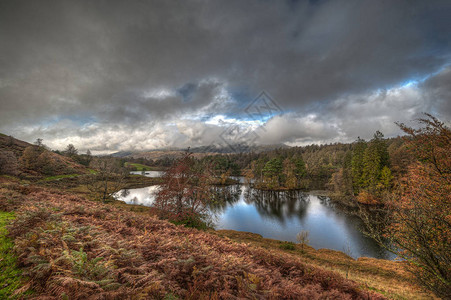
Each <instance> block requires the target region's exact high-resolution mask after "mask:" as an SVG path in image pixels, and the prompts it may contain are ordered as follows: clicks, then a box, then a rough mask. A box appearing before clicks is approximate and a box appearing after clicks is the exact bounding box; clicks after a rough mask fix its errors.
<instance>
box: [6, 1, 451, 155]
mask: <svg viewBox="0 0 451 300" xmlns="http://www.w3.org/2000/svg"><path fill="white" fill-rule="evenodd" d="M449 15H451V3H450V2H449V1H349V0H347V1H318V2H314V1H313V2H312V1H286V2H284V1H279V2H267V1H256V0H255V1H202V0H193V1H177V2H175V1H174V2H173V1H17V0H14V1H6V0H1V1H0V101H1V110H0V130H2V131H5V132H6V133H8V134H13V135H17V136H18V137H22V138H27V139H30V138H32V136H33V135H34V136H35V135H43V136H45V137H46V138H47V140H50V142H51V144H52V139H53V144H52V145H55V146H58V145H60V144H63V143H66V142H67V139H68V138H71V139H78V140H79V143H80V147H81V146H82V144H84V145H83V147H88V146H86V145H85V144H89V145H90V146H89V147H96V148H98V149H99V150H101V148H102V147H103V146H102V145H106V144H107V142H106V141H111V140H112V139H113V138H112V135H113V133H114V132H119V133H121V134H123V135H125V136H129V138H127V140H126V141H125V142H124V137H122V138H120V139H118V141H117V143H112V144H111V145H109V146H104V148H105V149H106V148H108V149H114V148H115V147H116V148H124V147H133V145H137V144H139V145H141V146H139V147H142V148H145V147H146V145H147V146H148V147H154V146H159V145H170V144H171V143H173V144H183V143H189V141H190V139H191V138H192V139H193V140H195V141H196V143H205V142H208V141H207V140H208V139H210V135H213V134H216V131H218V130H219V129H212V128H211V127H212V125H208V124H204V123H203V122H202V120H204V119H208V118H209V117H212V116H215V115H218V114H221V115H225V116H229V117H233V116H235V117H236V118H240V117H244V114H243V113H242V109H243V108H244V107H245V106H246V105H247V101H250V100H252V98H253V97H255V96H256V95H258V93H259V92H260V91H261V90H266V91H267V92H269V93H270V94H271V96H272V97H273V98H274V99H275V100H276V101H277V103H278V104H279V105H280V106H281V107H282V108H283V109H284V110H285V111H288V112H291V113H290V114H289V115H287V116H284V117H279V118H275V119H274V120H270V122H268V126H269V127H268V128H269V130H268V133H267V134H266V135H264V136H262V142H290V143H296V142H303V141H312V142H315V141H329V140H336V139H337V138H338V139H352V138H354V137H355V136H354V135H359V134H358V133H357V131H358V130H361V131H363V132H371V131H374V130H376V129H379V128H377V126H382V127H384V126H385V128H386V129H387V130H388V131H390V132H393V133H394V132H395V131H393V130H392V129H390V128H391V127H390V126H391V125H386V124H393V121H396V120H398V119H399V115H400V112H399V111H398V113H395V112H394V111H395V110H397V109H402V110H404V112H405V113H403V114H401V115H402V116H404V115H405V116H406V117H407V116H408V117H410V116H414V115H415V114H416V113H418V112H421V111H420V109H430V110H431V112H433V111H432V110H434V109H435V110H437V111H439V112H440V113H442V114H443V115H444V117H445V118H449V116H450V107H449V103H450V101H449V95H450V91H449V82H450V81H449V80H450V78H449V77H450V76H449V71H447V70H449V69H446V67H444V66H445V65H446V64H447V63H450V59H451V56H450V53H451V51H450V50H451V45H450V40H451V39H450V36H451V21H450V18H449ZM440 70H441V71H440ZM432 73H434V74H433V75H432V76H431V77H430V78H429V79H427V80H425V81H421V82H420V83H419V84H418V87H417V88H416V89H417V90H415V91H412V90H406V89H402V90H399V93H400V94H402V95H401V96H400V95H394V94H393V93H391V94H390V92H389V93H388V94H383V93H378V92H377V90H379V89H387V90H390V89H392V88H395V89H396V88H397V87H399V86H400V85H401V84H402V82H405V81H409V80H422V79H423V78H425V77H426V76H428V75H430V74H432ZM237 93H240V95H241V96H240V97H234V95H236V94H237ZM437 103H439V104H437ZM392 105H394V106H392ZM374 111H376V112H377V114H376V115H377V117H376V116H374V115H373V116H372V119H371V121H369V122H363V125H362V121H361V120H365V118H368V116H371V114H372V112H374ZM397 118H398V119H397ZM188 119H191V121H189V120H188ZM162 122H163V123H164V122H165V123H167V126H166V127H165V126H163V125H162ZM177 122H179V123H177ZM180 122H181V123H180ZM186 122H188V123H189V122H196V124H197V125H195V126H194V125H193V124H191V123H189V124H191V125H192V126H194V127H193V128H198V127H197V126H201V127H202V126H203V128H204V129H205V128H208V129H209V130H210V134H207V133H205V130H203V129H202V130H201V129H200V128H198V132H204V133H205V134H204V135H203V136H209V138H208V139H207V140H202V139H201V138H199V137H194V136H193V135H192V134H191V135H190V132H189V131H187V130H185V129H186V126H185V125H186V124H188V123H186ZM290 122H292V123H290ZM321 122H322V123H321ZM328 122H329V124H328ZM182 123H183V124H182ZM320 123H321V124H320ZM61 124H64V126H63V127H61ZM289 124H292V126H291V128H288V127H290V125H289ZM293 124H294V125H295V126H293ZM271 126H273V127H271ZM296 126H297V127H296ZM309 126H310V127H309ZM188 127H189V126H188ZM61 128H65V133H64V134H65V135H66V137H67V138H66V139H65V138H64V136H61V138H56V133H55V131H58V129H61ZM296 128H299V130H296ZM285 129H286V131H284V134H282V135H280V134H279V135H278V134H277V132H278V131H280V130H285ZM171 130H174V132H171ZM271 130H273V131H271ZM219 131H220V130H219ZM109 132H111V134H109ZM60 135H61V134H60ZM143 136H145V138H143ZM277 137H278V138H277ZM121 140H122V143H121ZM150 140H152V142H150ZM155 140H159V141H160V142H155ZM95 141H97V144H96V143H95ZM124 145H126V146H124Z"/></svg>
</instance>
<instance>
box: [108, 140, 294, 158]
mask: <svg viewBox="0 0 451 300" xmlns="http://www.w3.org/2000/svg"><path fill="white" fill-rule="evenodd" d="M280 148H290V147H289V146H287V145H284V144H274V145H247V144H235V145H230V146H221V145H210V146H199V147H193V148H189V151H190V152H191V153H193V156H194V157H198V158H200V157H203V156H206V155H219V154H233V153H248V152H256V153H260V152H265V151H271V150H274V149H280ZM187 150H188V149H187V148H184V149H181V148H165V149H154V150H143V151H119V152H116V153H113V154H111V156H113V157H121V158H127V157H129V158H146V159H151V160H157V159H162V158H171V159H172V158H179V157H182V156H183V155H184V153H185V152H186V151H187Z"/></svg>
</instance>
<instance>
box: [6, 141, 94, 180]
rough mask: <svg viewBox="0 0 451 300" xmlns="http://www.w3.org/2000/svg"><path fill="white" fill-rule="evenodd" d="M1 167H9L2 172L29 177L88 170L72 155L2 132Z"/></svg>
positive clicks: (81, 172) (79, 172) (80, 172)
mask: <svg viewBox="0 0 451 300" xmlns="http://www.w3.org/2000/svg"><path fill="white" fill-rule="evenodd" d="M0 168H5V169H8V171H6V172H2V173H5V174H9V175H20V176H21V177H27V178H29V179H33V178H40V177H46V176H55V175H68V174H84V173H86V172H87V169H86V167H85V166H83V165H81V164H79V163H77V162H76V161H74V160H73V159H72V158H70V157H67V156H63V155H59V154H57V153H54V152H52V151H49V150H48V149H47V148H46V147H45V146H40V147H39V146H36V145H32V144H30V143H27V142H24V141H21V140H18V139H16V138H14V137H12V136H7V135H4V134H0Z"/></svg>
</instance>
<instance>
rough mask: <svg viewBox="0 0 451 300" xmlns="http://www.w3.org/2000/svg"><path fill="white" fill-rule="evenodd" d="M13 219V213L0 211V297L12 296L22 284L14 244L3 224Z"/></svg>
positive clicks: (9, 297) (7, 297)
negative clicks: (13, 249)
mask: <svg viewBox="0 0 451 300" xmlns="http://www.w3.org/2000/svg"><path fill="white" fill-rule="evenodd" d="M12 219H14V213H11V212H3V211H0V270H2V271H1V272H0V299H11V298H14V297H13V296H12V295H13V292H14V291H15V290H16V289H18V288H19V287H21V286H22V284H23V278H22V276H21V273H22V271H21V270H20V269H19V268H18V267H17V264H16V256H15V255H14V253H13V251H12V248H13V246H14V244H13V242H12V241H11V239H10V238H8V237H7V233H8V232H7V230H6V228H5V226H6V225H7V224H8V223H9V221H10V220H12Z"/></svg>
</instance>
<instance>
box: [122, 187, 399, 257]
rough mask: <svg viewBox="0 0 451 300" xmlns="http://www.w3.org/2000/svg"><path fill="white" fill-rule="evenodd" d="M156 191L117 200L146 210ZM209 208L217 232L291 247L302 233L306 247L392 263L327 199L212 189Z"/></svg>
mask: <svg viewBox="0 0 451 300" xmlns="http://www.w3.org/2000/svg"><path fill="white" fill-rule="evenodd" d="M157 189H158V186H150V187H146V188H139V189H130V190H122V191H119V192H118V193H116V198H117V199H118V200H122V201H124V202H126V203H128V204H136V205H145V206H151V205H152V203H153V200H154V199H155V192H156V191H157ZM213 192H214V193H216V195H217V199H220V200H218V201H217V203H216V204H215V205H212V207H210V210H211V211H212V213H213V216H214V217H213V221H214V223H215V228H216V229H232V230H238V231H247V232H253V233H258V234H260V235H262V236H263V237H265V238H272V239H276V240H282V241H292V242H296V235H297V233H298V232H299V231H301V230H307V231H308V232H309V245H310V246H312V247H314V248H315V249H319V248H327V249H334V250H339V251H343V252H346V253H347V254H348V255H350V256H352V257H354V258H358V257H361V256H367V257H375V258H385V259H393V258H394V256H393V255H392V254H390V253H389V252H387V251H385V250H384V249H383V248H381V247H380V246H379V245H377V244H376V243H375V242H374V241H373V240H371V239H369V238H368V237H366V236H364V235H363V233H362V232H361V231H360V228H361V227H362V226H363V224H362V221H361V220H360V219H359V218H357V217H355V216H352V215H350V214H349V213H347V212H346V211H345V210H343V209H341V208H339V207H337V206H335V205H334V204H333V203H331V202H330V200H329V198H327V197H324V196H317V195H314V194H311V193H303V192H267V191H260V190H256V189H253V188H250V187H248V186H246V185H244V184H240V185H232V186H227V187H216V188H214V191H213Z"/></svg>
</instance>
